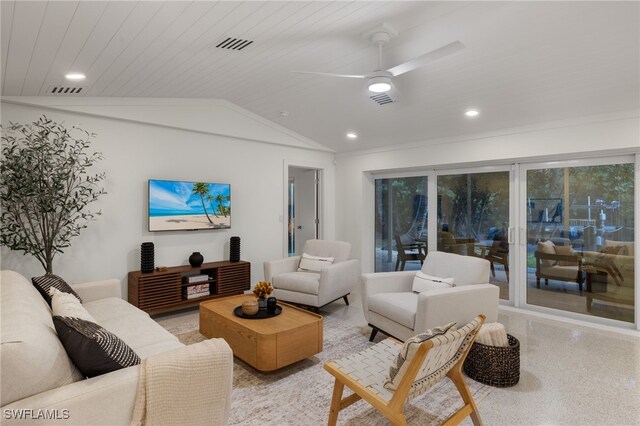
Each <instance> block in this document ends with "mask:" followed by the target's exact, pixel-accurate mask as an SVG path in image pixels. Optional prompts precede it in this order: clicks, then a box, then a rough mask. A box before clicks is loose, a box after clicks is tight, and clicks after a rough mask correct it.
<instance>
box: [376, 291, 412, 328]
mask: <svg viewBox="0 0 640 426" xmlns="http://www.w3.org/2000/svg"><path fill="white" fill-rule="evenodd" d="M417 308H418V294H416V293H409V292H406V293H378V294H374V295H372V296H370V297H369V310H370V311H372V312H375V313H377V314H379V315H382V316H383V317H386V318H389V319H390V320H393V321H395V322H397V323H399V324H402V325H404V326H405V327H409V328H410V329H412V330H413V328H414V325H415V321H416V310H417Z"/></svg>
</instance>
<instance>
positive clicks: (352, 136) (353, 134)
mask: <svg viewBox="0 0 640 426" xmlns="http://www.w3.org/2000/svg"><path fill="white" fill-rule="evenodd" d="M347 138H348V139H351V140H354V139H358V134H357V133H356V132H347Z"/></svg>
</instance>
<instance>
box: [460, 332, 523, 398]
mask: <svg viewBox="0 0 640 426" xmlns="http://www.w3.org/2000/svg"><path fill="white" fill-rule="evenodd" d="M507 339H509V346H487V345H483V344H482V343H474V344H473V346H471V349H470V350H469V354H468V355H467V359H466V360H465V361H464V365H463V370H464V372H465V374H466V375H467V376H469V377H470V378H472V379H473V380H475V381H477V382H480V383H484V384H485V385H489V386H495V387H499V388H505V387H509V386H513V385H515V384H516V383H518V381H519V380H520V342H519V341H518V339H516V338H515V337H513V336H512V335H510V334H507Z"/></svg>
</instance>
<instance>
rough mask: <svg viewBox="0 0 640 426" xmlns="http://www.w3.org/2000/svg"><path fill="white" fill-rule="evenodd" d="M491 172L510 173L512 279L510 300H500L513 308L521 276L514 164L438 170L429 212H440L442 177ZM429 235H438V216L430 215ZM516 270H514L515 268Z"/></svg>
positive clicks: (433, 245)
mask: <svg viewBox="0 0 640 426" xmlns="http://www.w3.org/2000/svg"><path fill="white" fill-rule="evenodd" d="M491 172H508V173H509V229H508V242H509V275H510V277H511V279H509V299H500V304H501V305H507V306H513V305H514V303H515V301H516V300H517V294H518V286H517V285H515V283H516V282H517V279H514V278H517V277H519V276H520V275H518V274H519V272H518V270H517V267H518V266H519V265H518V264H517V263H519V262H516V253H515V252H516V248H517V247H518V244H519V242H518V235H517V234H518V233H517V232H515V230H516V218H517V217H518V216H517V214H516V209H517V200H518V198H519V197H518V194H517V191H518V185H517V182H516V178H517V173H516V168H515V167H514V165H513V164H508V165H491V166H476V167H459V168H455V169H451V168H450V169H444V168H443V169H436V170H435V173H434V175H435V176H434V179H433V180H429V185H430V188H429V189H430V190H433V192H429V211H434V212H436V211H438V210H437V209H438V186H437V183H438V177H440V176H450V175H461V174H480V173H491ZM432 183H433V188H431V184H432ZM432 194H433V196H432ZM428 229H429V235H437V232H438V223H437V215H429V222H428ZM428 243H429V246H428V248H429V251H431V250H434V251H435V250H436V249H437V243H438V241H437V238H430V239H429V241H428ZM512 265H513V266H515V267H516V268H514V267H513V266H512Z"/></svg>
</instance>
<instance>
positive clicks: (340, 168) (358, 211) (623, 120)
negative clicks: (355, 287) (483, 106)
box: [336, 111, 640, 272]
mask: <svg viewBox="0 0 640 426" xmlns="http://www.w3.org/2000/svg"><path fill="white" fill-rule="evenodd" d="M627 152H640V114H639V113H638V111H631V112H625V113H620V114H613V115H607V116H600V117H586V118H582V119H577V120H567V121H561V122H553V123H543V124H540V125H537V126H531V127H528V128H520V129H505V130H502V131H500V132H496V133H495V134H483V135H471V136H467V137H461V138H455V139H448V140H438V141H424V142H421V143H417V144H413V145H406V146H396V147H393V146H392V147H389V148H387V149H381V150H375V151H369V152H355V153H349V154H339V155H337V159H336V161H337V168H336V182H339V185H338V186H337V187H336V217H338V218H340V220H339V222H338V224H337V228H336V235H337V237H338V238H339V239H343V240H345V241H350V242H351V243H352V244H353V253H354V255H355V256H358V257H359V258H360V259H361V264H362V270H363V272H371V271H373V267H374V265H373V248H372V246H373V236H374V230H373V219H372V215H373V189H372V188H373V187H372V185H373V178H372V176H373V175H374V173H384V172H396V171H398V172H401V171H413V170H430V169H442V168H454V167H465V166H468V165H489V164H510V163H514V162H531V161H534V160H536V161H539V160H541V159H554V158H555V159H560V158H562V159H566V158H575V157H578V156H582V157H584V156H587V157H588V156H595V157H599V156H602V155H607V154H619V153H627Z"/></svg>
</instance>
